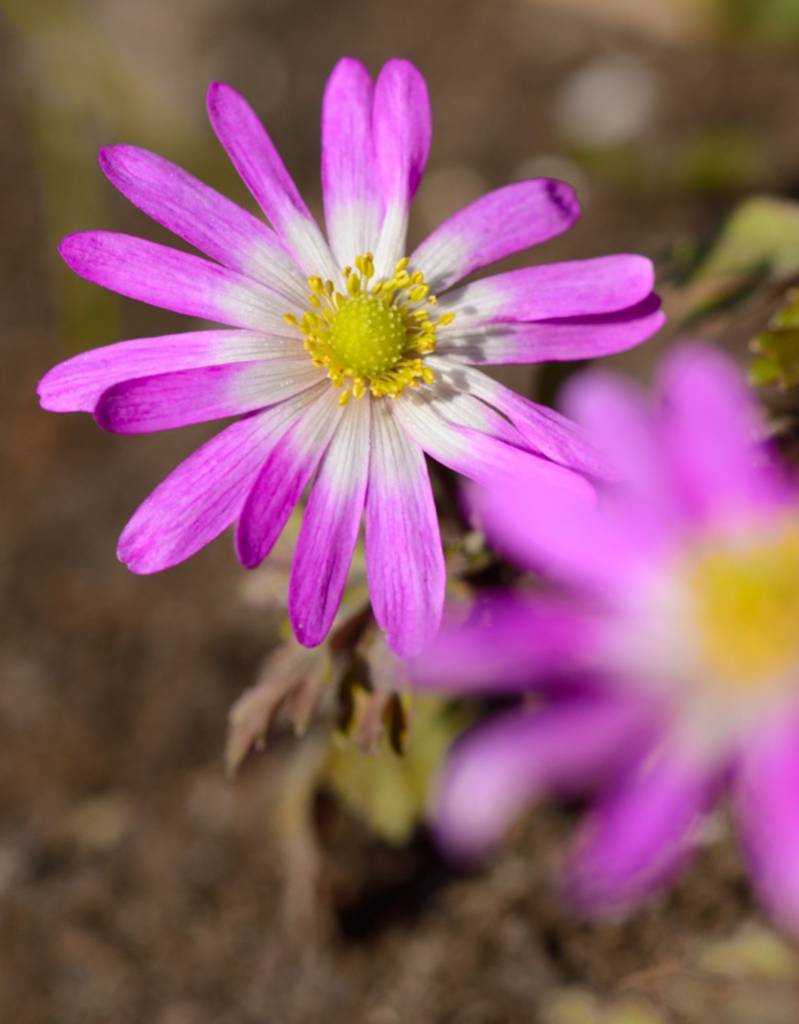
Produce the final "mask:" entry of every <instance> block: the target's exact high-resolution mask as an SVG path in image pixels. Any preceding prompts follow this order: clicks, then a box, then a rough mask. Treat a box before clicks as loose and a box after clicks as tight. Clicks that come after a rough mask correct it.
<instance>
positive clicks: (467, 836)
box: [434, 698, 644, 859]
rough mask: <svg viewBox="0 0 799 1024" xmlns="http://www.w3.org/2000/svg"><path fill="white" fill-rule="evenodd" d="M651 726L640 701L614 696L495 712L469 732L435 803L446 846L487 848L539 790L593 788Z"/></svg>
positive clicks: (470, 851) (476, 852) (469, 852)
mask: <svg viewBox="0 0 799 1024" xmlns="http://www.w3.org/2000/svg"><path fill="white" fill-rule="evenodd" d="M643 730H644V725H643V722H642V719H641V716H640V711H639V709H638V708H637V707H636V706H635V705H634V704H632V703H631V702H629V701H623V700H619V699H610V698H600V699H597V698H585V699H574V700H570V701H563V702H559V703H557V704H554V705H552V706H550V707H547V708H545V709H544V710H542V711H533V712H523V711H511V712H507V713H505V714H502V715H497V716H495V717H494V718H493V719H491V720H490V721H489V722H488V724H486V725H481V726H478V727H477V728H476V729H474V730H473V731H472V732H470V733H467V735H466V736H465V737H464V738H463V739H462V740H461V741H460V742H459V743H458V744H457V745H456V746H455V748H454V750H453V753H452V754H451V756H450V758H449V761H448V763H447V765H446V767H445V768H444V772H443V775H442V777H441V781H440V786H439V792H438V798H437V801H436V806H435V810H434V822H435V827H436V832H437V834H438V836H439V839H440V840H441V843H442V845H443V847H444V848H445V849H446V850H447V851H448V852H449V853H450V854H451V855H453V856H455V857H458V858H469V859H471V858H474V857H479V856H481V855H484V854H485V853H486V852H487V851H488V850H489V849H490V848H491V846H493V845H494V844H495V843H496V842H497V841H498V840H499V839H500V838H501V836H502V834H503V833H504V832H505V830H506V829H507V828H508V827H509V826H510V825H511V824H512V823H513V821H514V820H515V818H516V817H517V816H518V815H519V814H520V812H521V811H522V810H523V809H524V808H525V806H527V805H528V804H530V803H532V802H533V801H534V800H535V799H537V798H538V797H539V796H541V795H543V794H544V793H547V792H550V791H552V790H555V791H558V792H571V793H573V792H575V791H581V792H585V791H586V790H591V789H593V788H594V787H595V786H596V785H597V783H598V782H599V781H601V778H602V777H603V776H607V774H608V773H609V772H610V771H611V770H612V769H613V768H618V766H619V763H620V761H621V762H622V763H623V762H624V761H625V760H627V759H628V758H629V757H630V756H631V752H632V750H633V749H634V747H635V745H636V743H637V742H640V740H639V736H640V735H641V733H642V732H643Z"/></svg>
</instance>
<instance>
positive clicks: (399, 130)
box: [372, 60, 432, 277]
mask: <svg viewBox="0 0 799 1024" xmlns="http://www.w3.org/2000/svg"><path fill="white" fill-rule="evenodd" d="M372 129H373V132H374V143H375V157H376V161H377V177H378V185H379V189H380V194H381V196H382V200H383V207H384V220H383V226H382V230H381V232H380V240H379V242H378V244H377V250H376V252H375V267H376V272H377V276H378V277H381V276H384V275H387V274H390V273H391V271H392V269H393V266H394V264H395V263H396V261H397V260H398V259H400V257H402V256H404V255H405V235H406V233H407V229H408V213H409V210H410V205H411V200H412V199H413V196H414V194H415V192H416V189H417V186H418V184H419V180H420V179H421V177H422V172H423V171H424V167H425V164H426V163H427V154H428V153H429V151H430V139H431V136H432V116H431V113H430V98H429V96H428V94H427V85H426V84H425V80H424V78H423V77H422V75H421V74H420V73H419V71H417V69H416V68H415V67H414V66H413V64H411V63H409V62H408V61H406V60H390V61H388V63H387V64H385V65H384V66H383V69H382V71H381V72H380V74H379V76H378V78H377V84H376V86H375V95H374V109H373V122H372Z"/></svg>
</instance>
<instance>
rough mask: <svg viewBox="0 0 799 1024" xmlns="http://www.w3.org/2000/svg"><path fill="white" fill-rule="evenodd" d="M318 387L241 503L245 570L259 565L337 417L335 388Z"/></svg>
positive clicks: (322, 450) (238, 533)
mask: <svg viewBox="0 0 799 1024" xmlns="http://www.w3.org/2000/svg"><path fill="white" fill-rule="evenodd" d="M322 387H323V391H322V394H321V395H320V396H319V397H318V398H317V399H316V400H315V401H314V402H313V404H312V405H310V406H309V407H308V409H307V410H306V411H305V412H304V413H303V414H302V415H301V416H300V417H298V418H297V419H296V421H295V422H294V423H293V424H292V425H291V428H290V429H289V430H288V431H287V432H286V433H285V434H284V435H283V437H281V438H280V440H279V441H278V443H277V444H276V445H275V446H274V448H273V449H272V451H271V452H270V453H269V457H268V459H267V460H266V462H265V463H264V466H263V468H262V470H261V472H260V473H259V474H258V479H257V480H256V481H255V483H254V484H253V487H252V490H251V491H250V494H249V495H248V497H247V501H246V502H245V503H244V508H243V509H242V511H241V518H240V519H239V525H238V529H237V531H236V550H237V552H238V556H239V560H240V561H241V564H242V565H243V566H245V568H247V569H254V568H255V567H256V566H257V565H260V564H261V562H263V560H264V559H265V558H266V556H267V555H268V554H269V552H270V551H271V550H272V548H273V547H274V545H275V542H276V541H277V539H278V537H279V536H280V534H281V533H282V532H283V527H284V526H285V525H286V523H287V522H288V518H289V516H290V515H291V513H292V512H293V511H294V507H295V506H296V504H297V502H298V501H299V500H300V497H301V496H302V492H303V491H304V490H305V488H306V486H307V485H308V483H309V481H310V479H311V477H312V476H313V474H314V472H315V471H316V467H317V466H318V465H319V461H320V460H321V458H322V456H323V455H324V454H325V450H326V448H327V446H328V444H329V443H330V439H331V437H332V436H333V434H334V432H335V430H336V426H337V424H338V423H339V421H340V419H341V415H342V407H341V405H339V401H338V392H337V390H336V389H335V388H332V387H329V386H328V385H327V384H324V385H322Z"/></svg>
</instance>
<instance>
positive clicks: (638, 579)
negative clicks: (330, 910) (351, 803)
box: [424, 346, 799, 932]
mask: <svg viewBox="0 0 799 1024" xmlns="http://www.w3.org/2000/svg"><path fill="white" fill-rule="evenodd" d="M659 397H660V402H659V404H658V405H657V406H656V405H654V404H652V405H650V404H648V403H647V402H646V401H645V399H644V397H643V396H642V395H641V394H640V393H639V392H637V391H636V389H635V388H634V387H633V386H632V385H630V384H629V383H625V382H624V380H622V379H621V378H614V377H613V376H612V375H609V374H608V375H603V374H601V373H599V372H598V371H590V372H589V373H587V374H586V375H584V377H583V379H582V380H578V381H577V382H575V384H574V385H573V387H572V391H571V398H570V403H569V408H570V411H572V412H573V413H574V414H575V417H576V418H577V419H578V420H580V421H582V423H583V424H584V425H585V426H587V427H589V428H590V429H593V430H594V431H595V435H596V436H597V437H598V439H599V440H600V441H601V443H602V444H603V445H604V448H605V450H606V451H607V453H608V455H609V456H610V457H611V459H612V460H613V462H614V464H615V466H616V470H617V473H618V479H619V483H618V485H617V486H615V487H613V488H610V489H608V490H607V492H606V493H604V494H603V495H602V497H601V500H600V503H599V505H598V506H597V508H596V509H595V510H594V511H593V512H592V513H591V512H586V511H585V510H582V509H577V508H576V507H572V506H571V504H570V503H569V502H568V501H564V500H561V499H560V498H557V497H555V496H552V495H549V494H548V495H546V496H545V498H544V499H543V500H539V496H536V495H534V494H533V493H531V491H530V489H529V488H528V487H527V486H526V484H520V485H518V486H515V487H512V488H510V489H508V488H507V487H504V488H503V487H499V488H497V489H494V490H493V491H492V492H491V493H486V494H483V495H481V496H480V497H479V498H478V507H479V509H480V514H481V515H482V517H483V518H484V520H485V522H486V524H487V526H488V528H489V531H490V532H491V533H492V534H493V535H494V536H495V537H496V538H497V540H498V541H499V543H500V544H502V545H505V547H506V549H507V550H509V551H510V552H512V553H515V555H516V556H517V557H518V558H519V559H520V560H521V561H522V562H523V563H525V564H526V565H527V566H532V567H535V568H537V569H542V568H543V569H544V570H546V571H547V572H548V573H551V574H552V575H553V576H554V578H555V579H559V580H560V581H561V582H562V583H564V584H566V588H565V590H561V591H560V592H555V594H554V595H549V594H547V595H545V596H540V597H539V596H536V597H530V598H528V599H520V598H515V599H514V598H512V597H510V596H508V595H505V596H499V597H497V598H496V600H495V601H494V602H493V607H492V606H491V602H489V605H488V606H487V607H485V608H483V610H482V614H481V615H478V616H475V617H473V619H472V621H471V623H467V624H461V625H454V624H453V626H452V627H451V628H445V630H444V632H443V634H442V637H441V640H440V643H438V647H437V649H436V650H434V651H433V652H431V654H430V655H429V656H426V658H425V666H424V670H425V673H426V674H429V675H430V678H432V679H435V678H436V676H438V682H439V685H444V686H446V687H447V688H450V689H453V690H456V691H458V690H460V691H468V692H472V691H476V690H479V689H481V688H486V680H487V679H488V680H494V683H493V687H494V689H495V690H505V691H506V692H514V691H517V692H518V691H524V690H525V689H526V688H527V687H530V688H531V690H533V691H536V692H537V693H538V695H539V702H538V704H537V706H536V707H535V708H534V709H532V710H530V709H528V710H524V711H521V710H518V711H510V712H503V713H502V714H501V715H499V716H498V717H497V718H495V719H494V720H493V721H490V722H489V723H488V724H486V725H484V726H481V727H478V728H477V730H476V731H474V732H473V733H472V734H471V735H470V736H469V737H468V738H467V739H466V741H465V742H464V743H463V744H462V745H461V746H460V747H459V748H457V749H456V751H455V753H454V755H453V757H452V760H451V763H450V764H449V767H448V769H447V771H446V773H445V777H444V780H443V783H442V788H441V792H440V800H439V805H438V815H439V822H438V824H439V828H440V830H441V835H442V839H443V841H444V842H445V843H447V844H448V845H449V846H450V847H451V848H452V849H454V850H458V851H460V852H462V853H472V854H474V853H477V852H480V851H484V850H485V849H486V848H487V847H488V846H489V845H490V844H491V843H492V842H493V841H494V840H495V839H496V838H497V837H498V836H499V834H500V833H501V832H502V830H503V829H504V828H505V826H506V825H507V824H508V823H509V822H510V821H511V820H512V819H513V818H514V817H515V815H516V814H517V813H518V812H519V810H520V809H521V807H522V806H524V804H525V803H527V802H528V801H530V800H532V799H533V798H534V797H536V796H538V795H540V794H541V793H542V792H543V791H546V790H551V789H555V790H558V789H562V788H567V789H573V788H574V787H577V788H578V789H582V790H584V791H585V790H586V788H587V787H590V788H591V789H592V790H594V789H595V788H596V787H598V789H599V793H598V797H597V801H596V804H595V806H594V808H593V810H592V811H591V812H590V814H589V816H588V819H587V821H586V822H585V824H584V827H583V828H582V830H581V831H580V833H579V834H578V837H577V840H576V842H575V844H574V846H573V848H572V852H571V855H570V857H569V859H568V868H567V880H568V883H569V885H570V887H571V890H572V892H573V894H574V895H575V896H576V897H577V899H578V901H579V902H581V903H582V904H583V905H584V906H587V907H588V908H593V909H597V910H599V909H606V908H607V909H613V908H619V907H623V906H625V905H628V904H629V903H631V902H632V901H634V900H635V899H637V898H638V897H640V896H642V895H644V894H645V893H647V892H648V891H649V890H650V889H651V888H653V887H656V886H657V885H658V884H662V883H664V882H665V881H666V880H668V879H669V878H670V877H672V875H673V873H674V872H675V870H676V869H677V868H678V867H679V866H680V865H681V864H682V863H683V861H684V859H685V858H686V856H688V854H689V853H690V852H691V849H692V846H693V845H694V844H693V840H694V839H695V838H696V834H697V833H696V830H697V826H698V825H699V824H701V821H702V819H703V816H704V815H705V814H706V813H707V812H708V811H709V810H710V808H711V807H712V806H713V804H714V803H715V801H716V800H717V799H718V798H719V797H720V796H721V795H722V794H723V793H728V794H729V795H730V796H731V802H732V806H733V808H734V814H735V817H736V819H737V823H738V825H739V828H740V830H741V833H742V836H743V844H744V847H745V850H746V852H747V853H748V857H749V861H750V864H751V868H752V873H753V877H754V881H755V884H756V886H757V887H758V889H759V892H760V894H761V897H762V898H763V900H764V902H765V903H766V904H767V905H768V906H769V908H770V909H771V911H772V912H773V913H774V914H775V915H776V916H777V917H778V918H779V919H780V920H781V921H782V922H783V923H785V924H787V925H789V926H790V927H792V929H793V930H794V932H797V931H799V795H798V794H797V779H799V493H798V492H797V489H796V487H795V485H792V484H791V483H790V481H788V479H787V478H786V477H785V476H784V475H783V473H782V472H781V471H780V469H779V468H778V466H777V464H776V462H775V461H774V460H773V459H771V458H770V456H769V453H768V452H767V451H766V450H765V449H764V448H762V447H759V446H758V445H757V444H756V443H755V438H756V435H757V426H756V415H755V411H754V408H753V405H752V402H751V398H750V396H749V395H748V394H747V392H746V389H745V388H744V385H743V382H742V380H741V379H740V375H739V374H738V372H737V371H736V369H735V367H734V366H733V364H732V363H730V362H728V360H727V358H726V357H724V356H722V355H721V354H720V353H718V352H714V351H713V350H711V349H705V348H702V347H700V346H695V347H693V346H687V347H683V348H681V349H679V350H677V351H676V352H674V353H672V354H671V355H670V357H669V358H668V359H667V360H666V361H665V362H664V364H663V366H662V372H661V379H660V395H659ZM556 676H557V678H555V677H556ZM491 686H492V684H491V683H490V682H489V683H488V688H490V687H491Z"/></svg>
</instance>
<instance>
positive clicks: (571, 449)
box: [428, 358, 610, 477]
mask: <svg viewBox="0 0 799 1024" xmlns="http://www.w3.org/2000/svg"><path fill="white" fill-rule="evenodd" d="M428 362H429V363H430V365H431V366H432V367H433V368H434V369H435V370H436V371H437V373H438V374H439V375H440V376H441V377H442V378H443V379H444V380H447V381H449V382H450V383H451V384H452V386H453V387H460V388H462V389H463V390H464V391H467V392H469V393H470V394H471V395H474V396H475V397H476V398H480V399H482V400H483V401H484V402H487V403H488V404H489V405H492V406H493V407H494V408H495V409H498V410H499V411H500V412H501V413H502V414H503V415H504V416H506V417H507V418H508V419H509V420H510V421H511V422H512V423H513V424H514V426H515V428H516V429H517V430H518V431H519V433H520V434H521V436H522V438H523V439H524V441H525V442H526V444H527V445H528V446H530V447H532V448H533V449H534V450H535V451H537V452H540V453H541V454H542V455H544V456H546V457H547V458H548V459H552V460H553V461H554V462H559V463H560V464H561V465H563V466H568V467H569V468H570V469H576V470H578V471H579V472H581V473H588V474H590V475H591V476H596V477H607V476H608V475H609V472H610V470H609V464H608V462H607V461H606V460H605V459H604V458H603V457H602V455H601V454H600V453H599V451H598V450H597V449H596V448H595V447H594V445H593V444H592V443H591V441H590V439H589V436H588V434H587V433H586V432H585V431H584V430H583V429H582V428H581V427H580V426H578V425H577V424H576V423H573V422H572V421H571V420H568V419H566V417H565V416H561V415H560V413H558V412H556V411H555V410H554V409H550V408H548V407H547V406H544V405H537V404H536V403H535V402H531V401H529V400H528V399H526V398H523V397H522V396H521V395H519V394H517V393H516V392H515V391H511V390H510V389H509V388H506V387H504V386H503V385H502V384H500V383H499V382H498V381H495V380H493V379H492V378H491V377H489V376H487V375H486V374H485V373H482V372H481V371H480V370H475V369H473V368H472V367H469V366H463V365H458V364H452V363H450V362H449V361H447V360H444V359H437V358H429V359H428ZM464 425H465V426H468V424H464ZM498 436H502V435H501V434H500V435H498ZM505 440H508V438H507V437H506V438H505Z"/></svg>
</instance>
